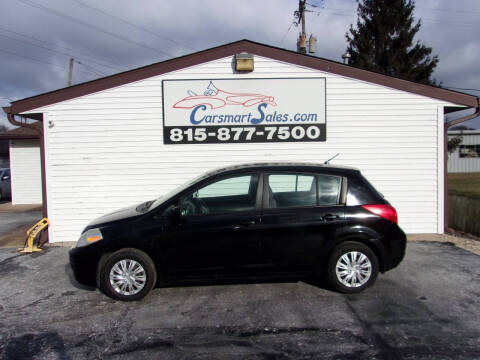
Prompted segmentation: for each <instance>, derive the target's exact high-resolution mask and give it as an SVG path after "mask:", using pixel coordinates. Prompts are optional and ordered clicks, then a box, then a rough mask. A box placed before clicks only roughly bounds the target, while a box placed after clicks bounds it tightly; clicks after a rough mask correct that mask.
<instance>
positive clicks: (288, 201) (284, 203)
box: [268, 174, 317, 208]
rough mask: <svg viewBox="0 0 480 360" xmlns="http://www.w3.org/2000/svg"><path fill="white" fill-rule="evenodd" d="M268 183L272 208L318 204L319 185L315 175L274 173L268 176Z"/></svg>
mask: <svg viewBox="0 0 480 360" xmlns="http://www.w3.org/2000/svg"><path fill="white" fill-rule="evenodd" d="M268 184H269V207H270V208H287V207H302V206H315V205H316V204H317V187H316V184H315V176H313V175H295V174H293V175H292V174H272V175H269V176H268Z"/></svg>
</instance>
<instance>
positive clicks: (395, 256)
mask: <svg viewBox="0 0 480 360" xmlns="http://www.w3.org/2000/svg"><path fill="white" fill-rule="evenodd" d="M385 240H386V247H387V251H388V253H389V254H388V255H389V256H388V261H385V271H387V270H391V269H393V268H395V267H397V266H398V264H400V263H401V262H402V260H403V258H404V257H405V251H406V248H407V235H405V233H404V232H403V230H402V229H400V227H399V226H398V225H396V224H394V225H393V226H392V227H391V228H390V230H389V231H388V233H387V234H386V235H385Z"/></svg>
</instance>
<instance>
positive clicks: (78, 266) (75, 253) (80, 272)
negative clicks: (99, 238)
mask: <svg viewBox="0 0 480 360" xmlns="http://www.w3.org/2000/svg"><path fill="white" fill-rule="evenodd" d="M90 246H92V245H89V246H86V247H80V248H73V249H71V250H70V252H69V259H70V266H71V267H72V270H73V276H74V277H75V280H77V281H78V282H79V283H80V284H83V285H88V286H96V284H97V281H96V278H97V266H98V262H99V260H100V257H101V255H100V254H99V252H98V251H97V250H96V249H94V248H90Z"/></svg>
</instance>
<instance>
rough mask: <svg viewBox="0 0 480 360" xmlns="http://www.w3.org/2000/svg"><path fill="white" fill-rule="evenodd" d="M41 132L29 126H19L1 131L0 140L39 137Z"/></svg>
mask: <svg viewBox="0 0 480 360" xmlns="http://www.w3.org/2000/svg"><path fill="white" fill-rule="evenodd" d="M39 138H40V136H39V134H38V133H37V132H36V131H35V130H33V129H29V128H25V127H19V128H16V129H13V130H9V131H5V132H3V133H0V140H14V139H39Z"/></svg>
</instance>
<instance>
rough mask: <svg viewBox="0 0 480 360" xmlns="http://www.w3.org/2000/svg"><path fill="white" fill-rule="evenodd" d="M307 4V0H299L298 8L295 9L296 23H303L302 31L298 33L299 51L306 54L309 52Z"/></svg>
mask: <svg viewBox="0 0 480 360" xmlns="http://www.w3.org/2000/svg"><path fill="white" fill-rule="evenodd" d="M305 5H306V0H298V10H297V11H295V14H294V15H295V17H296V18H297V22H296V24H297V25H299V24H300V23H302V31H301V32H300V34H299V35H298V41H297V51H298V52H299V53H302V54H305V53H306V52H307V31H306V29H305Z"/></svg>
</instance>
